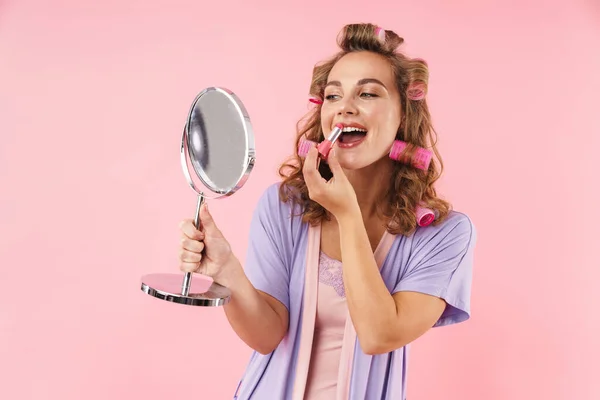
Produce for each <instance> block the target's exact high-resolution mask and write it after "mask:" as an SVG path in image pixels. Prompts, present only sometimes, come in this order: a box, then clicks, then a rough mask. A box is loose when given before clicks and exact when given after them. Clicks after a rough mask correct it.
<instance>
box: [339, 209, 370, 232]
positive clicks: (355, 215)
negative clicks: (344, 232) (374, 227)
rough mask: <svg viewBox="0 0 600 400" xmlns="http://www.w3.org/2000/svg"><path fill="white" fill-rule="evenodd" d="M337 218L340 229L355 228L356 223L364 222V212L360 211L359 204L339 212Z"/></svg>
mask: <svg viewBox="0 0 600 400" xmlns="http://www.w3.org/2000/svg"><path fill="white" fill-rule="evenodd" d="M335 219H336V220H337V222H338V226H339V227H340V229H353V228H354V227H355V226H356V224H362V223H363V218H362V212H361V211H360V208H359V207H358V204H356V205H355V206H352V207H348V208H346V209H345V210H344V211H343V212H339V213H337V214H336V215H335Z"/></svg>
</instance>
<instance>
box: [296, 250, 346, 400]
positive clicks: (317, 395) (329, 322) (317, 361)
mask: <svg viewBox="0 0 600 400" xmlns="http://www.w3.org/2000/svg"><path fill="white" fill-rule="evenodd" d="M347 315H348V309H347V306H346V297H345V293H344V283H343V280H342V263H341V262H340V261H338V260H334V259H332V258H331V257H329V256H327V255H326V254H325V253H323V252H321V253H320V257H319V287H318V294H317V315H316V320H315V336H314V340H313V348H312V354H313V356H312V357H311V361H310V366H309V370H308V380H307V382H306V393H305V396H304V398H305V399H306V400H332V399H335V398H336V390H337V382H338V371H339V363H340V356H341V353H342V341H343V339H344V327H345V325H346V316H347Z"/></svg>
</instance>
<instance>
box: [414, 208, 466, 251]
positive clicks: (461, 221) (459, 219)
mask: <svg viewBox="0 0 600 400" xmlns="http://www.w3.org/2000/svg"><path fill="white" fill-rule="evenodd" d="M476 237H477V231H476V229H475V224H474V223H473V221H472V220H471V218H470V217H469V216H468V215H467V214H465V213H463V212H458V211H450V213H449V214H448V215H447V216H446V218H445V219H444V220H443V221H442V222H440V223H438V224H432V225H429V226H427V227H424V228H419V229H417V230H416V231H415V233H414V237H413V240H412V245H413V246H412V247H413V250H425V251H430V250H432V249H434V248H435V249H440V250H443V249H444V248H446V247H454V248H456V247H459V248H463V249H465V250H466V249H467V248H470V247H473V246H474V245H475V241H476Z"/></svg>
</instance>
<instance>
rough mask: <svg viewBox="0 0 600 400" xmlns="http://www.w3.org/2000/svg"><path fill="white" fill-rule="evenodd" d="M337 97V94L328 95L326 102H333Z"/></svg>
mask: <svg viewBox="0 0 600 400" xmlns="http://www.w3.org/2000/svg"><path fill="white" fill-rule="evenodd" d="M336 97H338V95H337V94H328V95H327V96H325V100H333V99H335V98H336Z"/></svg>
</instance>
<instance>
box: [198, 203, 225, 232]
mask: <svg viewBox="0 0 600 400" xmlns="http://www.w3.org/2000/svg"><path fill="white" fill-rule="evenodd" d="M200 222H201V223H202V230H203V231H204V233H205V234H207V235H210V236H213V237H214V236H223V235H222V233H221V231H220V230H219V228H218V227H217V224H216V223H215V220H214V219H213V217H212V215H211V214H210V212H209V211H208V204H207V203H204V204H202V207H200Z"/></svg>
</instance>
